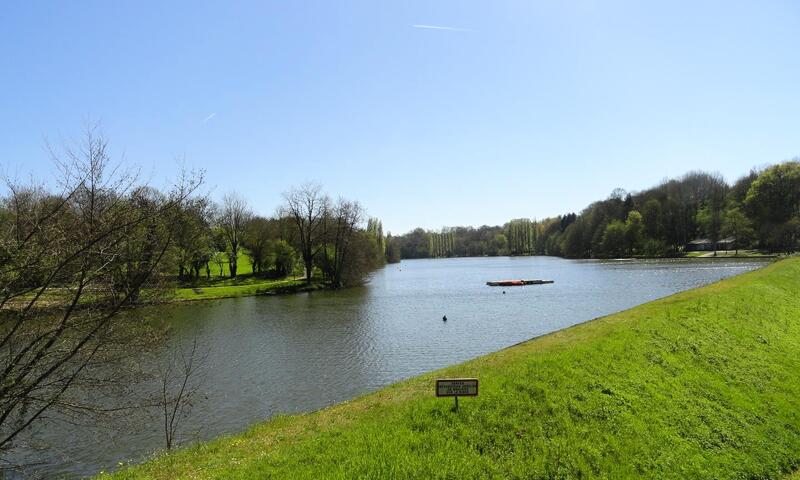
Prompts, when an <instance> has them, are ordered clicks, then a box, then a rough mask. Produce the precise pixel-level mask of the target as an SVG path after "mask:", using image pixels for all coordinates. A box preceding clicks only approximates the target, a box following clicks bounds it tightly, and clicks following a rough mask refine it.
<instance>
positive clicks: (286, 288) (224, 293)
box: [172, 275, 321, 302]
mask: <svg viewBox="0 0 800 480" xmlns="http://www.w3.org/2000/svg"><path fill="white" fill-rule="evenodd" d="M237 279H238V280H239V281H238V282H237V281H236V280H237ZM318 288H321V284H320V283H318V282H314V283H312V284H311V285H310V286H307V285H306V282H305V280H304V279H295V278H281V279H275V280H266V279H260V278H258V277H255V276H252V275H250V276H246V277H236V279H228V280H227V281H226V282H220V285H215V286H198V287H189V288H177V289H175V295H174V297H172V298H173V299H174V300H175V301H180V302H183V301H189V300H209V299H214V298H233V297H248V296H252V295H266V294H270V293H289V292H295V291H304V290H315V289H318Z"/></svg>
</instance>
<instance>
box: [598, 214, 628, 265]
mask: <svg viewBox="0 0 800 480" xmlns="http://www.w3.org/2000/svg"><path fill="white" fill-rule="evenodd" d="M627 231H628V229H627V228H626V227H625V224H624V223H622V222H621V221H619V220H614V221H612V222H611V223H609V224H608V225H606V230H605V232H603V241H602V243H601V244H600V251H601V252H603V255H604V256H606V257H614V258H617V257H621V256H623V255H624V254H625V241H626V240H625V237H626V234H627Z"/></svg>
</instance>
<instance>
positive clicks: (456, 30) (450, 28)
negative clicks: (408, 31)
mask: <svg viewBox="0 0 800 480" xmlns="http://www.w3.org/2000/svg"><path fill="white" fill-rule="evenodd" d="M411 26H412V27H414V28H425V29H428V30H450V31H451V32H471V31H472V30H470V29H468V28H456V27H446V26H444V25H425V24H414V25H411Z"/></svg>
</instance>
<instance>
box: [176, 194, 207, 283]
mask: <svg viewBox="0 0 800 480" xmlns="http://www.w3.org/2000/svg"><path fill="white" fill-rule="evenodd" d="M211 214H212V212H211V208H210V204H209V202H208V199H207V198H205V197H199V198H194V199H189V200H187V202H186V204H185V205H183V206H182V208H181V209H180V210H179V211H178V213H177V215H176V216H175V221H174V223H173V228H174V233H173V235H174V237H175V242H174V245H175V247H174V249H175V251H176V255H175V257H176V263H177V264H178V278H180V279H184V278H186V277H191V276H194V278H195V279H197V278H198V277H199V276H200V269H201V268H202V267H203V266H207V265H208V262H209V261H210V260H211V255H212V245H211V244H212V239H211V236H210V231H209V229H210V225H211V216H212V215H211ZM207 270H208V269H207ZM207 273H208V271H207Z"/></svg>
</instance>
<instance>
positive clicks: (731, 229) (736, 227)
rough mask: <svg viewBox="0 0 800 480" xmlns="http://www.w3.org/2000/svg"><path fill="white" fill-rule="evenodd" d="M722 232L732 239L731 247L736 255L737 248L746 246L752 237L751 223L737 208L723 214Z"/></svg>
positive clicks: (737, 252)
mask: <svg viewBox="0 0 800 480" xmlns="http://www.w3.org/2000/svg"><path fill="white" fill-rule="evenodd" d="M722 232H723V234H724V235H729V236H732V237H733V246H734V249H735V250H736V255H738V254H739V247H740V246H742V245H744V244H746V243H747V242H748V241H749V240H750V238H751V237H752V236H753V226H752V222H750V219H749V218H747V216H746V215H745V214H744V213H743V212H742V211H741V210H740V209H739V208H737V207H734V208H731V209H730V210H728V211H727V212H725V220H724V222H723V224H722Z"/></svg>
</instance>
